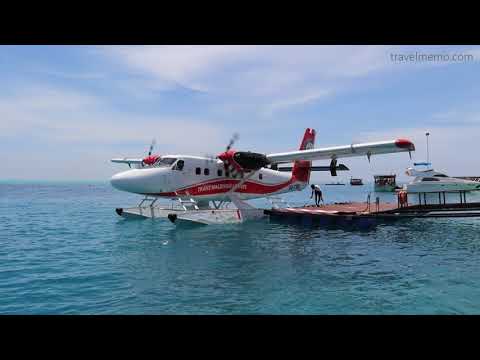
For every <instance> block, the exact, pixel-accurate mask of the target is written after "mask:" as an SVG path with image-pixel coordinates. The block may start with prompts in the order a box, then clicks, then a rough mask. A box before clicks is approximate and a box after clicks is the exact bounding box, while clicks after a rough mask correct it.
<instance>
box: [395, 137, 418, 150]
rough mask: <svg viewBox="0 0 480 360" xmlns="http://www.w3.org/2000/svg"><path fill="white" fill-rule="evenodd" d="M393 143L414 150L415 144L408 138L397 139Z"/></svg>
mask: <svg viewBox="0 0 480 360" xmlns="http://www.w3.org/2000/svg"><path fill="white" fill-rule="evenodd" d="M395 145H396V146H397V147H399V148H402V149H408V150H409V151H413V150H415V145H413V143H412V142H411V141H410V140H408V139H397V140H395Z"/></svg>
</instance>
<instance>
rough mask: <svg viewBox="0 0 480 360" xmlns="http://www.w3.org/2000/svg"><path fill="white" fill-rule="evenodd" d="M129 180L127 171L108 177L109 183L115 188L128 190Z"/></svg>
mask: <svg viewBox="0 0 480 360" xmlns="http://www.w3.org/2000/svg"><path fill="white" fill-rule="evenodd" d="M129 180H130V176H129V175H128V174H127V172H121V173H118V174H115V175H113V176H112V178H111V179H110V184H112V186H113V187H114V188H115V189H118V190H124V191H128V190H127V189H128V188H129V183H130V181H129Z"/></svg>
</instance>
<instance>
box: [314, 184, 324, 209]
mask: <svg viewBox="0 0 480 360" xmlns="http://www.w3.org/2000/svg"><path fill="white" fill-rule="evenodd" d="M310 187H311V188H312V195H310V199H311V198H313V194H315V205H316V206H320V201H322V203H323V204H325V202H324V201H323V196H322V190H321V189H320V186H318V185H314V184H312V185H311V186H310Z"/></svg>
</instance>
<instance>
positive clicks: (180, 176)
mask: <svg viewBox="0 0 480 360" xmlns="http://www.w3.org/2000/svg"><path fill="white" fill-rule="evenodd" d="M186 175H187V172H186V169H185V161H184V160H182V159H180V160H177V162H176V163H175V165H173V166H172V172H171V175H170V184H169V186H171V187H172V188H175V189H177V188H179V187H182V186H183V185H184V184H183V183H184V181H185V179H186Z"/></svg>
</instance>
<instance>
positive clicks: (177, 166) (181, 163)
mask: <svg viewBox="0 0 480 360" xmlns="http://www.w3.org/2000/svg"><path fill="white" fill-rule="evenodd" d="M184 166H185V162H184V161H183V160H178V161H177V163H176V164H175V167H174V170H178V171H182V170H183V167H184Z"/></svg>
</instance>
